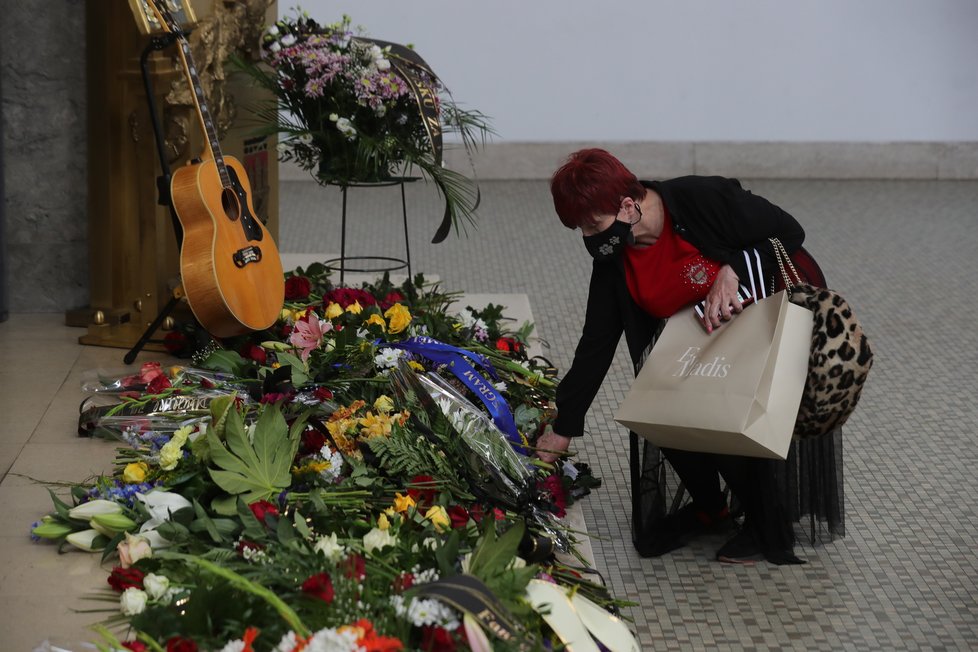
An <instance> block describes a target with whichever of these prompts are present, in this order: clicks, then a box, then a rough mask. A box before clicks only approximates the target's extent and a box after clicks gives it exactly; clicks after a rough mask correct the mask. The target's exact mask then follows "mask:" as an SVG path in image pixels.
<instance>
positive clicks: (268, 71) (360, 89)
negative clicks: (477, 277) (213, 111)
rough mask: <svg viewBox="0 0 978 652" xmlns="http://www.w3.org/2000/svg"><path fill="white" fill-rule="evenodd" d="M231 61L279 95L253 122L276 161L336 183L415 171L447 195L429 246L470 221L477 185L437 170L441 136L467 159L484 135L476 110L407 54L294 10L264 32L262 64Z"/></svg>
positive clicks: (346, 26) (407, 49)
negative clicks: (453, 140) (259, 123)
mask: <svg viewBox="0 0 978 652" xmlns="http://www.w3.org/2000/svg"><path fill="white" fill-rule="evenodd" d="M235 61H236V63H237V64H238V66H239V68H241V69H242V70H244V71H245V72H247V73H248V74H249V75H250V76H251V77H252V78H253V79H254V80H255V81H256V82H257V83H258V84H259V85H260V86H262V87H264V88H266V89H268V90H269V91H270V92H271V94H272V95H273V96H274V97H275V99H276V102H275V104H274V105H272V106H269V107H266V108H265V109H263V110H261V111H260V112H259V116H260V117H261V118H262V119H263V121H264V122H265V123H266V131H267V132H268V133H278V134H280V138H281V140H280V143H279V155H280V158H281V160H283V161H294V162H295V163H297V164H298V165H299V166H300V167H302V168H303V169H305V170H308V171H309V172H310V173H311V174H312V176H313V177H314V178H315V179H316V180H317V181H319V182H320V183H324V184H334V185H340V186H347V185H351V184H357V183H373V182H381V181H387V180H390V179H392V178H396V177H403V176H405V175H407V174H409V173H410V170H411V168H412V166H415V167H417V168H418V169H420V171H421V172H422V174H423V175H424V176H425V177H427V178H429V179H431V180H432V181H433V182H434V183H435V184H436V186H437V187H438V190H439V192H440V193H441V194H442V195H443V197H444V199H445V204H446V220H447V221H446V222H445V223H443V225H442V228H440V229H439V232H438V234H436V238H435V241H436V242H437V241H439V240H441V239H444V237H445V235H447V233H448V228H449V227H450V226H452V225H454V226H456V227H458V226H459V219H460V218H462V219H465V220H467V221H472V220H473V219H474V211H475V209H476V207H477V204H478V191H477V188H476V186H475V184H474V182H473V181H472V180H470V179H469V178H467V177H466V176H464V175H462V174H460V173H458V172H456V171H454V170H451V169H448V168H446V167H443V165H442V148H443V144H442V143H443V135H444V134H457V136H458V138H459V139H460V141H461V144H462V146H463V147H464V148H465V149H466V150H467V151H468V152H470V153H471V151H472V150H473V149H474V148H475V147H477V146H478V145H479V144H480V143H484V142H485V138H486V137H487V136H488V135H489V134H490V133H491V129H490V127H489V125H488V122H487V120H486V117H485V116H484V115H483V114H482V113H480V112H478V111H473V110H466V109H463V108H461V107H460V106H459V105H458V104H456V103H455V102H454V100H453V99H452V98H451V96H450V95H449V94H448V92H447V90H446V89H445V86H444V85H443V84H442V82H441V80H439V78H438V77H437V76H436V75H435V73H434V72H433V71H432V70H431V68H430V67H429V66H428V65H427V63H425V61H424V60H423V59H422V58H421V57H420V56H419V55H418V54H417V53H416V52H415V51H414V50H413V49H412V48H410V47H406V46H402V45H398V44H394V43H388V42H385V41H375V40H373V39H370V38H367V37H365V36H363V35H362V34H358V33H355V32H354V30H353V29H352V27H351V23H350V18H349V17H348V16H344V17H343V19H342V20H341V21H339V22H336V23H332V24H328V25H320V24H319V23H317V22H316V21H315V20H313V19H312V18H311V17H309V15H308V14H305V13H304V12H301V11H300V12H298V13H297V15H295V16H293V17H290V18H283V19H282V20H279V21H278V22H276V23H275V24H274V25H272V26H270V27H269V28H268V29H267V30H266V32H265V36H264V38H263V42H262V47H261V61H260V62H252V61H245V60H241V59H236V60H235Z"/></svg>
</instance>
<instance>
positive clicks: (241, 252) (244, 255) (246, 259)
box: [234, 245, 261, 268]
mask: <svg viewBox="0 0 978 652" xmlns="http://www.w3.org/2000/svg"><path fill="white" fill-rule="evenodd" d="M260 260H261V247H258V246H255V245H252V246H250V247H245V248H244V249H238V250H237V251H236V252H234V265H235V267H239V268H240V267H244V266H245V265H247V264H248V263H257V262H258V261H260Z"/></svg>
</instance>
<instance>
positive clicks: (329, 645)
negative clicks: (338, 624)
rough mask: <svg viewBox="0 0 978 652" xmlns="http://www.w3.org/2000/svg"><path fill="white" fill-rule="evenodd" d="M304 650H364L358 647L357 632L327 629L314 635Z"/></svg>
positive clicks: (319, 651)
mask: <svg viewBox="0 0 978 652" xmlns="http://www.w3.org/2000/svg"><path fill="white" fill-rule="evenodd" d="M302 649H303V651H304V652H356V651H357V650H360V649H362V648H360V646H358V645H357V632H356V631H354V630H352V629H348V630H345V631H342V632H338V631H336V630H335V629H332V628H328V627H327V628H326V629H321V630H319V631H318V632H316V633H315V634H313V635H312V638H310V639H309V642H308V643H306V646H305V647H304V648H302Z"/></svg>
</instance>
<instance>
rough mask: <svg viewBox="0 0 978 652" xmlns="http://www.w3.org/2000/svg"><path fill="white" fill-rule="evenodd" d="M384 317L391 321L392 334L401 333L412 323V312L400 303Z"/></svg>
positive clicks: (392, 307)
mask: <svg viewBox="0 0 978 652" xmlns="http://www.w3.org/2000/svg"><path fill="white" fill-rule="evenodd" d="M384 317H387V319H388V320H390V332H391V333H392V334H397V333H400V332H401V331H403V330H404V329H405V328H407V327H408V324H410V323H411V311H409V310H408V309H407V308H405V307H404V306H402V305H401V304H399V303H395V304H394V305H393V306H391V307H390V308H388V309H387V312H385V313H384Z"/></svg>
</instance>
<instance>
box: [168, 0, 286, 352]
mask: <svg viewBox="0 0 978 652" xmlns="http://www.w3.org/2000/svg"><path fill="white" fill-rule="evenodd" d="M149 2H150V3H151V5H152V9H153V11H154V13H155V14H156V16H157V18H158V19H159V22H160V24H161V26H162V27H163V29H164V30H165V31H167V32H172V33H173V34H174V36H175V37H176V43H177V45H178V46H179V52H180V59H181V61H182V63H183V69H184V72H185V73H186V75H187V80H188V81H189V82H190V87H191V89H192V90H193V97H194V104H195V106H196V108H197V115H198V117H199V118H200V122H201V126H202V127H203V130H204V133H205V134H206V136H207V144H206V145H205V147H204V151H203V153H202V154H201V155H200V157H199V158H197V159H194V160H193V161H191V162H190V163H188V164H187V165H185V166H183V167H181V168H178V169H177V170H176V171H175V172H174V173H173V176H172V179H171V181H170V197H171V200H172V202H173V207H174V209H175V210H176V214H177V218H178V219H179V220H180V224H181V226H182V227H183V245H182V247H181V250H180V274H181V277H182V282H183V289H184V292H185V293H186V295H187V300H188V302H189V303H190V308H191V310H193V313H194V316H195V317H196V318H197V321H199V322H200V324H201V326H203V327H204V328H205V329H206V330H207V331H208V332H209V333H210V334H211V335H214V336H215V337H231V336H233V335H241V334H243V333H246V332H248V331H258V330H262V329H265V328H268V327H270V326H271V325H272V324H274V323H275V320H276V319H277V318H278V317H279V315H280V313H281V311H282V305H283V304H284V302H285V277H284V275H283V273H282V261H281V259H280V258H279V252H278V248H277V247H276V246H275V242H274V241H273V240H272V236H271V234H270V233H269V232H268V230H267V229H266V228H265V225H264V224H262V223H261V221H259V220H258V219H257V218H256V217H255V209H254V205H253V204H252V199H251V186H250V184H249V183H248V176H247V174H246V172H245V169H244V167H243V166H242V165H241V162H240V161H238V160H237V159H236V158H234V157H233V156H224V155H223V154H221V144H220V142H219V141H218V138H217V130H216V129H215V128H214V124H213V122H212V120H211V117H210V113H209V112H208V110H207V104H206V103H205V102H204V93H203V88H202V86H201V84H200V79H199V77H198V75H197V68H196V67H195V66H194V62H193V57H192V55H191V53H190V43H189V42H188V41H187V38H186V35H185V33H184V32H183V30H181V29H180V27H179V25H178V24H177V22H176V21H175V20H174V19H173V16H172V14H171V13H170V11H169V9H168V7H167V5H166V0H149Z"/></svg>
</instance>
